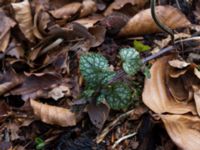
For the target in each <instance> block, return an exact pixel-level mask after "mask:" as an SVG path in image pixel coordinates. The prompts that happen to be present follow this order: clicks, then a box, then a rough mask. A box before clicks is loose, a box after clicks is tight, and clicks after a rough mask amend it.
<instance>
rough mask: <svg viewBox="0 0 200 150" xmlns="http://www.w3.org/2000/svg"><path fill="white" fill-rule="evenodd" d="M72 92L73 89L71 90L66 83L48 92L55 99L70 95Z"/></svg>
mask: <svg viewBox="0 0 200 150" xmlns="http://www.w3.org/2000/svg"><path fill="white" fill-rule="evenodd" d="M70 94H71V91H70V88H69V87H67V86H64V85H60V86H58V87H55V88H54V89H52V90H51V91H50V92H49V93H48V96H49V97H52V98H53V99H54V100H58V99H60V98H62V97H64V96H65V95H70Z"/></svg>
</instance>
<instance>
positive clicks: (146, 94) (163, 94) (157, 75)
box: [142, 56, 196, 114]
mask: <svg viewBox="0 0 200 150" xmlns="http://www.w3.org/2000/svg"><path fill="white" fill-rule="evenodd" d="M170 59H172V56H165V57H162V58H160V59H158V60H157V61H156V62H155V63H154V64H153V66H152V67H151V69H150V73H151V78H150V79H146V80H145V85H144V90H143V94H142V98H143V102H144V103H145V104H146V105H147V106H148V107H149V108H150V109H151V110H153V111H154V112H156V113H159V114H160V113H165V112H169V113H176V114H183V113H187V112H192V113H194V114H196V111H195V106H194V105H193V103H192V102H190V103H181V102H180V103H177V102H176V100H175V99H174V98H173V97H172V95H171V94H170V93H169V90H168V87H167V86H166V77H167V74H166V72H167V70H168V67H169V65H168V61H169V60H170Z"/></svg>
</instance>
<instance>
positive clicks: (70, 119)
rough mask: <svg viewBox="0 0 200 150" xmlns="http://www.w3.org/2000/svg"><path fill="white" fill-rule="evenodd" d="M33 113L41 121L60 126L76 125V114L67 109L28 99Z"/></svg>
mask: <svg viewBox="0 0 200 150" xmlns="http://www.w3.org/2000/svg"><path fill="white" fill-rule="evenodd" d="M30 103H31V106H32V108H33V111H34V114H35V115H36V116H37V117H38V118H39V119H41V120H42V121H43V122H45V123H48V124H51V125H59V126H62V127H67V126H74V125H76V116H75V114H74V113H73V112H71V111H70V110H69V109H66V108H61V107H56V106H50V105H47V104H42V103H40V102H37V101H35V100H31V101H30Z"/></svg>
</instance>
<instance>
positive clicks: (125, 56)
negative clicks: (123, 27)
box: [120, 48, 142, 75]
mask: <svg viewBox="0 0 200 150" xmlns="http://www.w3.org/2000/svg"><path fill="white" fill-rule="evenodd" d="M120 57H121V59H122V61H123V64H122V66H123V69H124V71H125V72H126V73H127V74H129V75H135V74H136V73H137V72H138V71H139V70H140V68H141V66H142V61H141V59H140V55H139V53H138V52H137V51H136V50H135V49H134V48H123V49H121V50H120Z"/></svg>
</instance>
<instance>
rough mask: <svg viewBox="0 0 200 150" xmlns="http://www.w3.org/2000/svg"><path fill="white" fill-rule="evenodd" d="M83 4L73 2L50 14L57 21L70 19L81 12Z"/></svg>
mask: <svg viewBox="0 0 200 150" xmlns="http://www.w3.org/2000/svg"><path fill="white" fill-rule="evenodd" d="M81 6H82V4H81V3H79V2H73V3H70V4H66V5H65V6H63V7H61V8H59V9H56V10H53V11H50V13H51V14H52V15H53V16H54V17H55V18H57V19H66V20H67V19H69V18H70V17H71V16H72V15H74V14H76V13H77V12H78V11H80V9H81Z"/></svg>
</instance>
